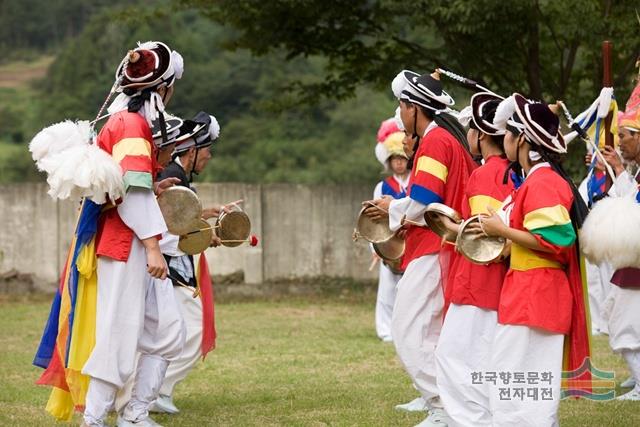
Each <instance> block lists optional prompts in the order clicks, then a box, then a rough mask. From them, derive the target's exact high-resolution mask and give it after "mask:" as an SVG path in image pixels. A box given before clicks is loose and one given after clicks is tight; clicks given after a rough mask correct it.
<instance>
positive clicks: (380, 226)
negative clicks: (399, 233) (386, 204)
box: [353, 206, 395, 243]
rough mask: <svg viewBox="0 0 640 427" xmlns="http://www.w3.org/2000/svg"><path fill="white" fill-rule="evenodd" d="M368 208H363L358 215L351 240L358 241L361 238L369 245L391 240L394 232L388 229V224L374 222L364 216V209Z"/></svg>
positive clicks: (385, 222)
mask: <svg viewBox="0 0 640 427" xmlns="http://www.w3.org/2000/svg"><path fill="white" fill-rule="evenodd" d="M368 207H369V206H365V207H364V208H362V209H361V210H360V213H359V214H358V220H357V222H356V229H355V231H354V232H353V239H354V240H358V239H359V238H360V237H362V238H363V239H365V240H366V241H368V242H371V243H381V242H386V241H387V240H389V239H391V238H392V237H393V236H394V235H395V232H394V231H392V230H391V229H390V228H389V222H388V221H380V222H376V221H373V220H372V219H370V218H369V217H368V216H366V215H365V214H364V211H365V209H367V208H368Z"/></svg>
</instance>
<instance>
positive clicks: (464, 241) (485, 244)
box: [456, 215, 507, 264]
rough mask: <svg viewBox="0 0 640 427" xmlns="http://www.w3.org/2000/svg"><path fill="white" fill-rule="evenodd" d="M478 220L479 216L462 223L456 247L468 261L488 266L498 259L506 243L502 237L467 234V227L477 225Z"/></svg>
mask: <svg viewBox="0 0 640 427" xmlns="http://www.w3.org/2000/svg"><path fill="white" fill-rule="evenodd" d="M479 220H480V215H475V216H472V217H471V218H469V219H468V220H466V221H464V222H463V223H462V225H461V226H460V231H459V232H458V238H457V239H456V246H457V248H458V251H459V252H460V253H461V254H462V255H464V257H465V258H467V259H468V260H469V261H471V262H473V263H475V264H489V263H491V262H493V261H495V260H497V259H498V258H500V255H501V254H502V251H503V250H504V248H505V245H506V244H507V241H506V239H504V238H503V237H489V236H485V235H480V236H478V235H472V234H471V233H469V231H468V226H469V225H471V224H474V223H478V222H479Z"/></svg>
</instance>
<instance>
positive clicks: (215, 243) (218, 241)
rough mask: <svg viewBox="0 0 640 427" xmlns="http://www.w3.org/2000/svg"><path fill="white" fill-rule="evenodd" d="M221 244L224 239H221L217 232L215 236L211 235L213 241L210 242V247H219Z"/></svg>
mask: <svg viewBox="0 0 640 427" xmlns="http://www.w3.org/2000/svg"><path fill="white" fill-rule="evenodd" d="M220 245H222V239H220V238H219V237H218V236H216V235H215V234H214V235H213V236H211V243H210V244H209V247H210V248H217V247H218V246H220Z"/></svg>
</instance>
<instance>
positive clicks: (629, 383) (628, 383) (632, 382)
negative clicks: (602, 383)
mask: <svg viewBox="0 0 640 427" xmlns="http://www.w3.org/2000/svg"><path fill="white" fill-rule="evenodd" d="M635 386H636V380H635V379H634V378H633V377H629V378H627V379H626V380H624V381H623V382H622V384H620V387H622V388H631V387H635Z"/></svg>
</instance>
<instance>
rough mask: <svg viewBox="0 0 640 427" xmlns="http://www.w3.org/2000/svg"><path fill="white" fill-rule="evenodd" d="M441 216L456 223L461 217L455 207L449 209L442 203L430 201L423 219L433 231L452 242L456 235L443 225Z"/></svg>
mask: <svg viewBox="0 0 640 427" xmlns="http://www.w3.org/2000/svg"><path fill="white" fill-rule="evenodd" d="M443 216H445V217H447V218H449V219H450V220H451V221H453V222H455V223H456V224H460V223H461V222H462V217H461V216H460V214H459V213H458V212H457V211H456V210H455V209H451V208H450V207H449V206H447V205H443V204H442V203H430V204H429V205H428V206H427V211H426V212H425V213H424V220H425V221H426V223H427V225H429V228H431V230H433V232H434V233H436V234H437V235H438V236H440V237H442V238H444V239H445V240H447V241H448V242H452V243H453V242H455V241H456V237H457V236H456V234H455V233H454V232H452V231H450V230H449V229H447V227H445V225H444V224H443V222H442V217H443Z"/></svg>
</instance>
